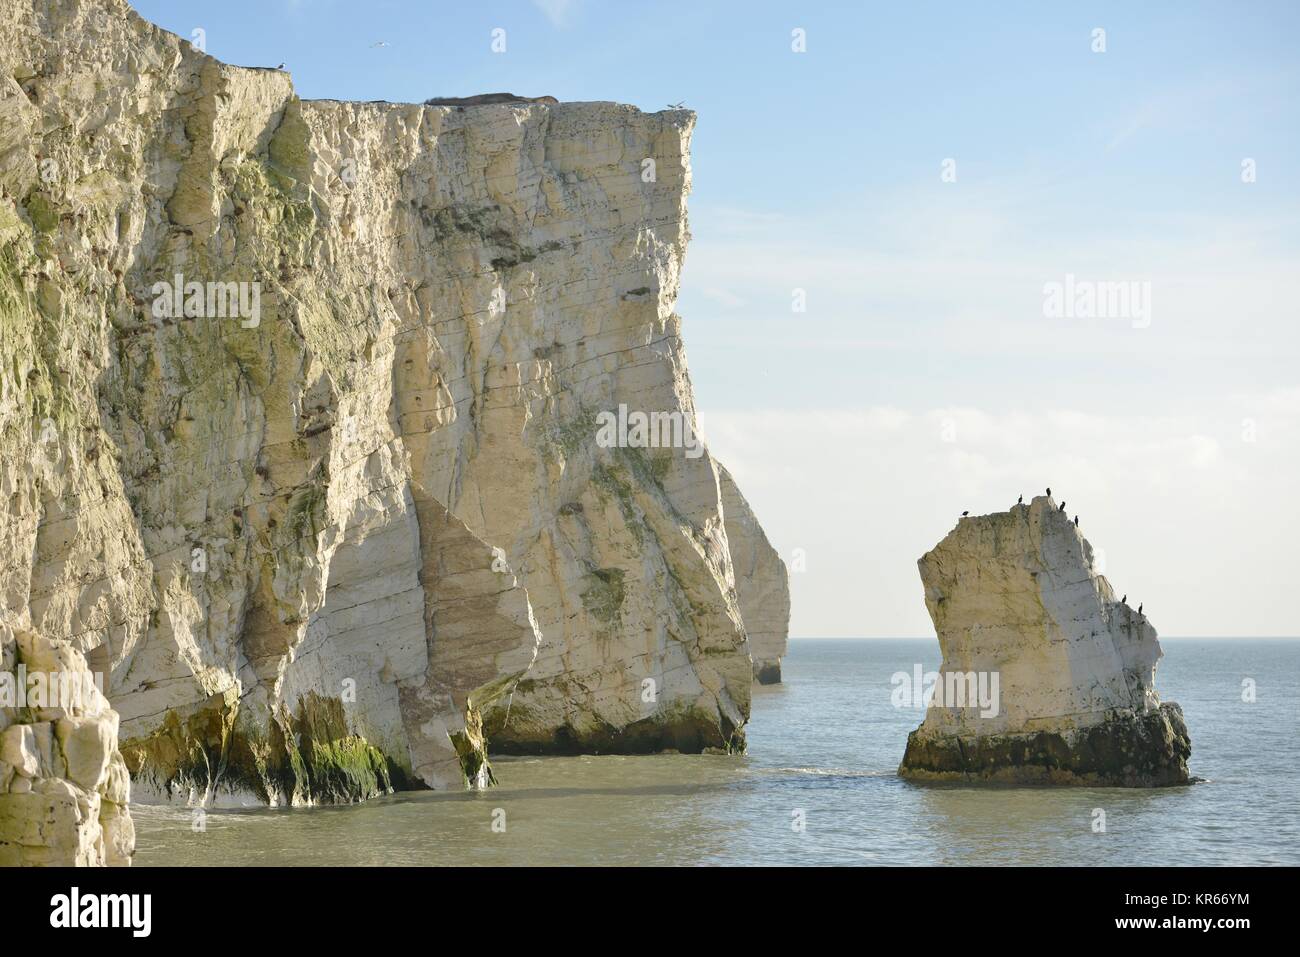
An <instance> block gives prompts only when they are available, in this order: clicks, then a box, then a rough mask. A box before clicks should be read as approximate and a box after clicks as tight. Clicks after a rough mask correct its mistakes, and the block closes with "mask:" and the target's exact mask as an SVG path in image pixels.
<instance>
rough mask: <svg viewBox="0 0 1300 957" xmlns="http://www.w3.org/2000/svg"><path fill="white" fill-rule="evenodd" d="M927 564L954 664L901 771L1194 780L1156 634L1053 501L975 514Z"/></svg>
mask: <svg viewBox="0 0 1300 957" xmlns="http://www.w3.org/2000/svg"><path fill="white" fill-rule="evenodd" d="M917 564H918V566H919V568H920V572H921V581H922V583H923V584H924V585H925V604H926V607H927V608H928V609H929V612H930V617H931V619H932V620H933V621H934V627H935V631H936V632H937V634H938V636H939V645H940V648H941V649H942V651H943V665H942V667H941V671H940V674H939V679H938V681H937V682H935V685H936V692H935V698H934V700H933V701H932V703H931V704H930V707H929V709H928V710H927V712H926V716H925V720H924V722H923V723H922V724H921V726H920V727H919V728H918V729H917V730H915V731H913V732H912V733H911V735H909V736H908V740H907V751H906V753H905V754H904V756H903V763H902V765H901V766H900V767H899V774H901V775H902V776H904V777H907V778H912V779H915V780H938V781H990V782H1005V783H1011V784H1080V785H1104V786H1119V787H1161V786H1165V785H1173V784H1185V783H1187V781H1188V772H1187V758H1188V755H1189V754H1190V753H1191V743H1190V741H1189V740H1188V735H1187V726H1186V724H1185V723H1184V722H1183V714H1182V710H1181V709H1180V708H1179V707H1178V705H1177V704H1174V703H1172V702H1165V703H1162V702H1161V701H1160V697H1159V695H1158V694H1157V693H1156V689H1155V666H1156V662H1157V661H1159V659H1160V657H1161V650H1160V644H1159V642H1158V641H1157V640H1156V631H1155V629H1154V628H1153V627H1152V626H1151V624H1150V622H1149V621H1147V619H1146V618H1145V617H1143V616H1142V615H1139V614H1138V613H1137V612H1136V611H1134V610H1133V609H1132V608H1130V607H1128V605H1126V604H1123V603H1122V602H1119V601H1117V600H1116V597H1115V594H1114V591H1113V590H1112V589H1111V586H1110V582H1108V581H1107V580H1106V579H1105V577H1104V576H1102V575H1100V574H1099V573H1098V572H1097V570H1096V568H1095V567H1094V563H1093V550H1092V546H1091V545H1090V544H1089V543H1088V540H1087V539H1085V538H1084V537H1083V535H1082V534H1081V533H1080V531H1079V529H1078V528H1077V527H1076V526H1075V525H1074V523H1073V522H1072V521H1070V519H1069V518H1067V517H1066V515H1065V513H1063V512H1061V511H1059V509H1058V508H1057V506H1056V503H1055V502H1054V501H1053V500H1052V499H1051V498H1049V497H1047V496H1042V495H1040V496H1038V497H1036V498H1034V500H1033V501H1032V502H1031V503H1030V504H1029V505H1016V506H1013V507H1012V508H1011V510H1010V511H1009V512H996V513H993V514H991V515H980V516H975V517H971V518H967V519H965V520H963V521H962V522H960V523H959V524H958V525H957V527H956V528H954V529H953V530H952V531H951V532H950V533H949V534H948V536H947V537H946V538H944V540H943V541H942V542H940V543H939V544H938V545H937V546H935V548H934V549H932V550H931V551H929V552H927V553H926V554H925V555H923V556H922V557H921V559H920V561H919V562H918V563H917ZM972 689H975V690H982V691H984V692H985V695H984V697H985V701H984V702H980V701H977V700H974V699H975V698H976V697H977V696H976V695H972V694H969V692H970V691H971V690H972ZM989 692H995V693H992V694H989ZM989 699H991V701H990V700H989Z"/></svg>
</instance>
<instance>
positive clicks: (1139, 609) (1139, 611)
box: [1138, 603, 1142, 615]
mask: <svg viewBox="0 0 1300 957" xmlns="http://www.w3.org/2000/svg"><path fill="white" fill-rule="evenodd" d="M1138 614H1139V615H1140V614H1142V605H1141V603H1139V604H1138Z"/></svg>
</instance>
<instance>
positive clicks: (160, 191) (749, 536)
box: [0, 0, 788, 805]
mask: <svg viewBox="0 0 1300 957" xmlns="http://www.w3.org/2000/svg"><path fill="white" fill-rule="evenodd" d="M694 119H695V118H694V114H692V113H690V112H689V111H686V110H670V111H665V112H660V113H654V114H646V113H642V112H640V111H638V110H636V109H634V108H632V107H627V106H620V105H616V104H612V103H568V104H560V103H554V102H552V101H550V98H546V97H542V98H537V99H532V100H529V99H525V98H516V97H505V98H504V99H502V98H499V97H488V98H486V100H485V101H484V102H481V103H480V102H477V101H472V100H466V101H461V102H457V101H445V100H444V101H434V102H432V103H429V104H391V103H365V104H361V103H343V102H334V101H315V102H311V101H303V100H300V99H299V98H298V97H296V96H295V95H294V92H293V88H292V84H291V81H290V78H289V76H288V75H287V74H286V73H283V72H279V71H276V70H268V69H247V68H241V67H234V66H229V65H226V64H223V63H221V62H219V61H217V60H215V59H213V58H212V57H209V56H207V55H206V54H204V53H203V52H201V51H200V50H197V49H195V48H194V47H192V46H191V45H190V43H189V42H187V41H185V40H182V39H180V38H178V37H175V36H173V35H171V34H169V33H167V32H165V31H163V30H160V29H158V28H157V27H154V26H152V25H151V24H149V23H147V22H145V21H144V20H142V19H141V18H139V17H138V16H136V15H135V14H134V13H133V12H132V11H131V10H130V9H129V8H128V7H127V6H126V5H125V4H124V3H122V2H120V0H60V2H56V0H35V2H32V0H0V335H2V336H3V339H2V341H0V348H2V349H3V357H4V363H3V366H2V367H0V384H2V386H3V393H2V398H0V453H2V454H0V490H2V491H3V493H4V494H3V499H2V501H3V504H2V505H0V508H3V509H4V518H5V521H4V522H2V523H0V608H4V609H7V610H9V611H10V612H13V613H19V612H21V613H22V614H25V615H28V616H29V619H30V622H31V624H32V628H33V629H34V630H35V631H36V632H37V633H39V634H41V635H42V636H44V637H45V638H47V639H49V640H50V641H51V642H53V643H54V644H55V645H56V646H58V647H61V648H68V649H72V650H75V651H77V652H79V653H84V655H85V656H86V658H87V660H88V662H89V666H90V667H91V668H92V669H94V670H102V671H104V672H107V673H109V674H110V676H111V677H110V680H109V683H108V687H107V693H108V697H109V699H110V701H111V702H112V704H113V707H114V708H116V710H117V712H118V713H120V716H121V728H120V734H121V751H122V754H123V755H124V757H125V760H126V764H127V766H128V767H129V768H130V771H131V774H132V776H133V778H134V781H135V787H136V794H137V796H141V795H143V796H145V797H146V798H147V799H151V800H170V801H179V802H189V803H205V804H209V805H213V804H238V803H271V804H310V803H319V802H331V801H353V800H359V799H364V798H366V797H369V796H372V795H376V794H379V793H383V792H385V791H387V790H389V789H393V788H401V787H406V786H422V785H423V786H432V787H463V786H465V785H466V784H469V785H484V784H487V783H489V782H490V780H491V771H490V768H489V766H488V763H487V748H488V743H489V740H490V742H491V745H492V746H493V747H499V748H500V749H501V750H505V751H511V750H513V751H522V752H539V753H548V752H557V751H574V750H577V751H592V750H611V751H640V750H656V749H662V748H676V749H679V750H684V751H701V750H705V749H719V750H734V749H738V748H741V747H743V743H744V732H743V727H744V724H745V722H746V719H747V717H748V714H749V700H750V688H751V683H752V681H753V678H754V674H755V669H756V668H757V670H758V672H759V673H760V676H761V674H762V673H763V670H764V668H768V669H769V670H770V666H771V663H773V662H779V658H780V654H781V653H782V651H783V649H784V636H785V627H786V622H785V615H786V613H787V612H788V595H787V593H786V590H785V578H784V568H783V566H782V565H781V562H780V559H779V557H778V556H777V555H776V553H775V552H774V551H772V550H771V548H770V546H768V545H767V544H766V540H765V539H764V538H763V537H762V533H761V530H760V529H758V526H757V523H756V522H755V521H754V519H753V516H752V514H751V513H750V512H749V510H748V507H747V506H746V505H745V504H744V500H743V498H741V497H740V495H739V492H738V491H736V490H735V488H734V485H733V484H732V483H731V481H730V477H729V476H727V475H726V473H725V472H724V471H723V470H722V469H721V468H720V466H719V465H718V464H717V463H716V462H715V461H714V459H713V457H712V456H711V455H710V454H709V453H708V451H707V450H704V451H703V453H702V454H693V455H688V454H685V450H683V449H682V448H676V447H671V446H669V447H662V446H660V447H654V446H652V447H636V446H632V447H614V448H603V447H601V446H599V445H598V444H597V443H596V441H595V435H596V425H595V420H596V417H597V416H598V415H599V413H600V412H602V411H605V410H610V409H614V408H617V407H618V406H619V405H620V404H626V405H627V406H628V407H629V408H632V409H637V410H644V411H646V412H653V413H663V414H667V415H675V416H678V417H681V418H682V419H684V420H685V421H686V422H688V423H689V424H691V425H693V424H694V422H695V409H694V403H693V399H692V395H691V388H690V379H689V376H688V373H687V369H686V362H685V356H684V352H683V347H682V341H681V336H680V319H679V317H678V316H677V315H676V313H675V312H674V303H675V300H676V296H677V289H678V283H679V277H680V271H681V267H682V261H683V257H684V254H685V249H686V242H687V239H688V234H687V227H686V212H685V200H686V195H687V193H688V191H689V187H690V167H689V159H688V146H689V141H690V136H691V131H692V128H693V125H694ZM732 535H734V536H735V537H736V538H737V539H738V540H739V542H740V552H738V553H737V552H733V546H732V544H731V542H730V537H731V536H732ZM735 554H741V555H743V571H742V572H741V574H740V575H739V577H738V576H737V572H736V570H735V563H734V558H733V556H734V555H735ZM756 596H757V597H756ZM751 611H752V614H753V615H755V616H757V617H758V618H760V619H762V620H755V621H751V620H750V618H749V616H750V614H751ZM747 630H748V631H750V632H752V633H753V635H754V636H756V638H755V644H756V645H757V646H759V648H760V651H759V653H758V654H757V655H754V656H751V652H750V648H751V641H750V638H749V637H748V636H747ZM765 663H766V664H765Z"/></svg>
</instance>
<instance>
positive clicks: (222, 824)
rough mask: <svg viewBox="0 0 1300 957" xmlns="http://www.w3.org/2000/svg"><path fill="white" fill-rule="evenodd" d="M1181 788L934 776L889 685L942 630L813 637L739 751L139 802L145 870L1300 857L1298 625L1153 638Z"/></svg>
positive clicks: (550, 761)
mask: <svg viewBox="0 0 1300 957" xmlns="http://www.w3.org/2000/svg"><path fill="white" fill-rule="evenodd" d="M1161 643H1162V645H1163V647H1164V652H1165V657H1164V659H1163V660H1162V661H1161V662H1160V665H1159V668H1158V670H1157V673H1156V687H1157V689H1158V690H1159V691H1160V694H1161V697H1162V698H1163V699H1164V700H1166V701H1177V702H1178V703H1179V704H1181V705H1182V708H1183V713H1184V715H1185V717H1186V719H1187V725H1188V728H1189V730H1190V734H1191V740H1192V756H1191V760H1190V762H1189V763H1190V767H1191V771H1192V773H1193V774H1194V775H1195V776H1196V778H1197V779H1198V780H1197V782H1196V783H1194V784H1191V785H1188V786H1185V787H1174V788H1160V789H1154V790H1134V789H1126V788H1048V787H1036V788H1029V787H1005V786H1004V787H993V786H972V785H933V784H930V785H923V784H915V783H910V782H907V781H904V780H902V779H900V778H899V777H898V776H897V774H896V771H897V768H898V763H899V760H900V759H901V758H902V755H903V749H904V746H905V744H906V740H907V734H908V732H909V731H911V730H913V729H914V728H915V727H916V726H917V725H918V724H919V723H920V721H921V719H922V717H923V715H924V712H923V711H922V710H921V709H920V708H917V707H913V706H902V707H898V706H896V699H897V697H898V696H896V695H893V694H892V692H893V691H894V690H895V685H894V684H893V683H891V679H892V677H893V676H894V675H895V673H897V672H900V671H901V672H907V673H911V672H912V671H913V670H914V667H915V666H916V665H918V664H919V665H921V666H922V668H924V669H925V670H937V668H938V665H939V649H938V644H937V642H936V641H935V640H934V639H933V638H930V639H859V640H844V639H833V640H832V639H802V640H793V641H791V643H790V649H789V653H788V656H787V657H786V659H785V663H784V681H783V683H782V684H780V685H774V686H766V687H757V688H755V689H754V701H753V715H752V719H751V721H750V724H749V726H748V741H749V746H748V753H747V754H745V755H735V756H725V755H677V754H661V755H649V756H621V755H591V756H580V757H545V758H524V757H498V758H494V759H493V769H494V771H495V774H496V778H497V782H498V786H497V787H495V788H492V789H489V790H487V791H482V792H456V793H446V792H432V791H422V792H407V793H402V794H395V795H392V796H390V797H386V798H381V799H378V800H374V801H370V802H367V803H364V804H358V805H353V806H346V807H320V808H284V809H256V810H221V811H208V812H206V814H205V815H204V816H202V817H196V815H195V814H194V812H192V811H190V810H187V809H184V808H174V807H159V806H144V805H135V806H133V808H132V814H133V816H134V818H135V823H136V832H137V851H136V864H137V866H150V865H184V866H225V867H244V866H249V865H290V866H339V865H345V866H346V865H389V864H397V865H461V866H466V865H468V866H474V865H594V866H619V865H652V866H654V865H860V866H872V865H917V866H935V865H958V866H960V865H980V864H986V865H987V864H993V865H1078V866H1090V865H1118V866H1126V865H1159V866H1207V865H1208V866H1218V865H1280V864H1285V865H1296V864H1300V801H1298V795H1300V640H1292V639H1249V638H1232V639H1226V638H1225V639H1203V638H1185V639H1178V638H1169V639H1161Z"/></svg>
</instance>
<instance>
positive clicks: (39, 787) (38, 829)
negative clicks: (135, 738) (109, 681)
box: [0, 625, 135, 867]
mask: <svg viewBox="0 0 1300 957" xmlns="http://www.w3.org/2000/svg"><path fill="white" fill-rule="evenodd" d="M130 789H131V783H130V780H129V778H128V776H127V770H126V765H125V764H124V763H123V761H122V755H121V754H119V753H118V750H117V713H116V712H114V711H113V710H112V708H110V707H109V706H108V701H107V700H106V699H105V698H104V696H103V695H102V694H101V693H100V691H99V689H98V687H97V686H96V683H95V680H94V676H93V675H92V673H91V671H90V668H89V667H88V666H87V664H86V660H85V659H84V658H83V657H82V656H81V654H80V653H79V652H77V651H75V650H73V649H72V648H70V647H68V646H67V645H66V644H58V645H56V644H54V643H52V642H49V641H46V640H45V639H43V638H41V637H40V636H38V635H35V634H33V633H32V632H30V631H28V630H26V629H23V628H17V629H15V628H12V627H10V626H9V625H0V867H15V866H33V865H49V866H61V867H68V866H82V865H100V864H108V865H115V866H121V865H129V864H130V863H131V855H132V854H134V853H135V828H134V827H133V826H132V823H131V815H130V812H129V811H128V810H127V804H128V802H129V800H130Z"/></svg>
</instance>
